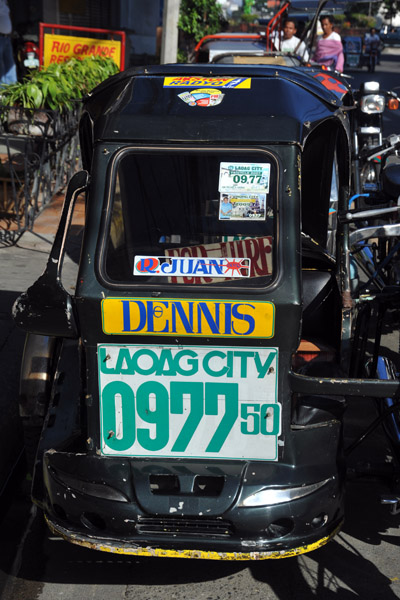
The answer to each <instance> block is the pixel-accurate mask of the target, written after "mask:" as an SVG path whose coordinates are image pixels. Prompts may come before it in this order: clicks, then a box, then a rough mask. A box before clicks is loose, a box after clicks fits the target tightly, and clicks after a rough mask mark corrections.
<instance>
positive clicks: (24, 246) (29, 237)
mask: <svg viewBox="0 0 400 600" xmlns="http://www.w3.org/2000/svg"><path fill="white" fill-rule="evenodd" d="M63 201H64V196H63V195H58V196H55V198H54V199H53V200H52V201H51V202H50V204H49V205H48V206H47V207H46V208H45V209H43V211H42V213H41V214H40V215H39V216H38V217H37V219H36V220H35V223H34V227H33V231H32V232H30V231H27V232H25V233H24V234H23V235H22V236H21V238H20V239H19V240H18V242H17V244H16V245H14V246H6V247H1V248H0V264H1V267H0V283H1V290H2V291H13V292H23V291H25V290H26V289H27V288H28V287H29V286H30V285H32V283H33V282H34V281H36V279H37V278H38V277H39V276H40V275H41V274H42V272H43V270H44V268H45V267H46V260H47V256H48V253H49V252H50V249H51V244H52V242H53V240H54V236H55V233H56V231H57V226H58V221H59V218H60V214H61V209H62V204H63ZM83 222H84V204H83V200H81V199H78V203H77V205H76V206H75V211H74V219H73V224H72V227H71V230H70V240H71V242H72V244H74V241H75V240H76V242H77V241H78V240H77V238H78V236H79V233H80V232H81V229H82V226H83ZM75 245H76V244H75ZM76 266H77V265H76V264H75V263H74V262H73V261H72V260H71V258H70V257H69V256H65V258H64V264H63V283H64V285H65V287H66V289H67V291H73V288H74V286H75V281H76V271H77V269H76Z"/></svg>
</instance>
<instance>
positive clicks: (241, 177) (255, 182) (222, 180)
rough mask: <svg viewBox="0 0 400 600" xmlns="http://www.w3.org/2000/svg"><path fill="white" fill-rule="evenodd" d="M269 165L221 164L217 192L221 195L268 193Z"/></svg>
mask: <svg viewBox="0 0 400 600" xmlns="http://www.w3.org/2000/svg"><path fill="white" fill-rule="evenodd" d="M270 172H271V165H270V164H269V163H228V162H222V163H221V164H220V169H219V186H218V191H219V192H220V193H221V194H233V193H237V192H244V193H252V192H258V193H264V194H268V192H269V179H270Z"/></svg>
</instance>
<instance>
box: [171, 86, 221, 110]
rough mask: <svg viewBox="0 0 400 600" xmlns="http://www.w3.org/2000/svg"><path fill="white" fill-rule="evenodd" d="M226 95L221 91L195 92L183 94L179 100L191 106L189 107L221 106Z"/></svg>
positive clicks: (204, 90)
mask: <svg viewBox="0 0 400 600" xmlns="http://www.w3.org/2000/svg"><path fill="white" fill-rule="evenodd" d="M224 96H225V94H223V93H222V92H221V91H220V90H207V89H201V90H193V91H192V92H182V94H178V98H180V99H181V100H183V101H184V102H186V104H189V106H217V105H218V104H221V102H222V100H223V99H224Z"/></svg>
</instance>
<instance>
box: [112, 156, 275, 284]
mask: <svg viewBox="0 0 400 600" xmlns="http://www.w3.org/2000/svg"><path fill="white" fill-rule="evenodd" d="M112 185H113V202H112V204H111V215H110V217H109V221H108V228H107V239H106V241H105V244H106V252H105V260H104V263H103V274H104V277H105V279H106V280H108V281H110V282H112V283H121V284H125V285H126V284H136V285H142V286H149V285H150V286H151V287H152V288H154V287H156V286H161V285H162V286H163V285H171V284H172V285H190V286H195V285H203V286H204V285H212V286H222V287H232V286H234V287H237V286H244V287H246V286H265V285H267V284H268V283H270V281H271V279H272V277H273V270H274V260H273V259H274V256H275V249H274V231H275V206H276V190H277V167H276V162H275V160H274V159H273V157H272V156H271V155H270V154H269V153H267V152H265V151H259V152H256V151H248V152H246V151H241V152H226V151H219V152H217V151H203V152H199V151H192V150H189V149H186V150H179V151H170V150H169V151H168V152H166V151H165V150H164V151H151V152H143V151H142V152H140V151H124V152H123V153H122V154H121V157H120V159H119V160H118V161H117V166H116V171H115V176H114V177H113V180H112Z"/></svg>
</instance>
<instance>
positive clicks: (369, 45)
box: [364, 27, 381, 65]
mask: <svg viewBox="0 0 400 600" xmlns="http://www.w3.org/2000/svg"><path fill="white" fill-rule="evenodd" d="M380 48H381V38H380V37H379V35H378V34H377V33H376V29H375V27H372V28H371V29H370V30H369V33H367V34H366V35H365V38H364V52H365V54H367V55H368V58H369V56H370V54H371V53H373V54H374V55H375V56H376V57H377V64H378V65H379V63H380Z"/></svg>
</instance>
